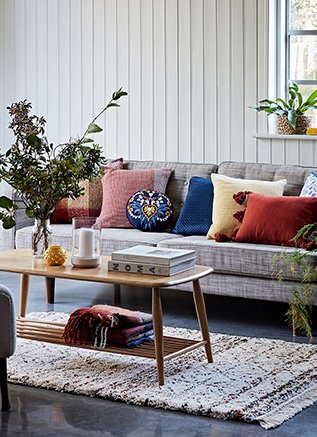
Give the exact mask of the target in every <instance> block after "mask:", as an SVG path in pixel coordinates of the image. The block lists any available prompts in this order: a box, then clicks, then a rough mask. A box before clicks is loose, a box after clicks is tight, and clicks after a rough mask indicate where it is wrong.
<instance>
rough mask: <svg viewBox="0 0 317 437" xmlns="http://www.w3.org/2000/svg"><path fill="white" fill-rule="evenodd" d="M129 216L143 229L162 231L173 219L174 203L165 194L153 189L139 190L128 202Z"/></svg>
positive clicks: (132, 223) (136, 226)
mask: <svg viewBox="0 0 317 437" xmlns="http://www.w3.org/2000/svg"><path fill="white" fill-rule="evenodd" d="M127 218H128V220H129V222H130V223H131V225H132V226H133V227H134V228H137V229H140V230H141V231H149V232H162V231H165V230H166V229H168V228H169V227H170V226H171V224H172V220H173V205H172V202H171V200H170V199H169V198H168V197H167V196H165V194H162V193H158V192H157V191H153V190H141V191H137V192H136V193H135V194H133V196H131V197H130V199H129V200H128V203H127Z"/></svg>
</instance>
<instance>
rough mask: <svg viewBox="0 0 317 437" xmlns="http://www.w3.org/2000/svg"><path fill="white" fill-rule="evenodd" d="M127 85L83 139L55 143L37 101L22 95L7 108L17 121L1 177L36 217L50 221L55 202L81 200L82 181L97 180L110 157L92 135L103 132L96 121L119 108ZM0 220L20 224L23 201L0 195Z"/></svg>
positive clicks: (0, 168)
mask: <svg viewBox="0 0 317 437" xmlns="http://www.w3.org/2000/svg"><path fill="white" fill-rule="evenodd" d="M126 95H127V92H125V91H123V90H122V88H120V89H119V90H117V91H115V92H114V93H113V94H112V98H111V100H110V101H109V103H108V104H107V105H106V106H105V107H104V108H103V109H102V111H101V112H99V114H98V115H97V116H96V117H94V119H93V120H92V122H91V123H89V125H88V127H87V129H86V131H85V133H84V134H83V135H82V137H80V138H77V139H76V138H75V139H74V138H70V139H69V141H68V142H66V143H63V144H58V145H57V146H54V145H53V144H52V143H50V142H49V141H48V139H47V137H46V136H44V133H45V124H46V120H45V119H44V117H38V116H37V115H31V114H30V112H31V109H32V105H31V103H29V102H27V100H23V101H21V102H18V103H13V104H12V105H11V106H10V107H8V108H7V109H8V111H9V115H10V116H11V118H12V121H11V123H10V125H9V128H10V129H12V131H13V133H14V135H15V143H14V144H13V145H12V146H11V148H10V149H9V150H8V151H7V152H6V153H2V154H0V180H4V181H6V182H7V183H8V184H9V185H10V186H11V187H12V188H13V189H14V190H15V191H16V192H17V195H18V196H19V197H20V199H21V200H22V202H23V204H24V205H25V208H26V209H25V212H26V214H27V215H28V216H29V217H31V218H37V219H40V220H46V219H48V218H49V217H50V215H51V214H52V212H53V211H54V207H55V204H56V203H57V202H58V201H59V200H61V199H63V198H71V199H76V198H78V197H79V196H81V195H82V194H83V188H82V187H81V185H80V182H81V181H82V180H85V179H88V180H90V181H91V180H93V179H94V178H96V177H97V176H98V175H99V174H100V173H101V171H102V170H101V167H100V166H101V164H105V163H106V160H105V158H104V157H103V156H102V152H103V151H102V148H101V147H100V146H99V145H98V144H95V143H94V141H93V139H92V138H90V137H89V135H90V134H93V133H98V132H101V131H102V128H101V127H100V126H98V125H97V124H96V123H95V122H96V120H97V119H98V118H99V117H100V116H101V115H102V114H103V113H104V112H105V111H106V110H107V109H109V108H111V107H119V106H120V105H119V104H118V100H119V99H120V98H121V97H123V96H126ZM0 208H2V210H1V211H0V220H1V221H2V224H3V227H4V228H5V229H9V228H12V227H13V226H14V225H15V221H14V215H15V211H16V210H17V209H18V206H17V205H16V204H14V202H13V201H12V200H11V199H9V198H8V197H6V196H1V197H0Z"/></svg>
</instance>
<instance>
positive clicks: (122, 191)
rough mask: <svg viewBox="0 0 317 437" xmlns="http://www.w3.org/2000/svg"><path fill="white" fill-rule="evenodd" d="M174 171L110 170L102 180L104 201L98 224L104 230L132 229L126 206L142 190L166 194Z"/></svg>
mask: <svg viewBox="0 0 317 437" xmlns="http://www.w3.org/2000/svg"><path fill="white" fill-rule="evenodd" d="M171 173H172V169H169V168H162V169H147V170H116V171H113V170H109V171H108V172H107V173H106V174H105V175H104V176H103V178H102V189H103V201H102V209H101V213H100V216H99V218H98V223H100V225H101V226H102V227H103V228H131V227H132V226H131V224H130V223H129V220H128V219H127V213H126V205H127V202H128V200H129V198H130V197H131V196H132V194H134V193H135V192H137V191H140V190H154V191H159V192H160V193H165V189H166V185H167V182H168V179H169V177H170V175H171Z"/></svg>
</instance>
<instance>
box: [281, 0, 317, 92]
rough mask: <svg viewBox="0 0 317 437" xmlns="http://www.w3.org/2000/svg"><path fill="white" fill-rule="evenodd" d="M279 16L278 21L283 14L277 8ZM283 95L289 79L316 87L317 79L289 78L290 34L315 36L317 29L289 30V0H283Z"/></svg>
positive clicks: (299, 83)
mask: <svg viewBox="0 0 317 437" xmlns="http://www.w3.org/2000/svg"><path fill="white" fill-rule="evenodd" d="M277 5H278V8H280V7H281V4H280V2H279V1H278V2H277ZM277 15H278V17H279V22H281V21H282V20H283V14H282V11H281V10H278V13H277ZM284 15H285V17H284V19H285V95H287V87H288V83H289V82H290V81H291V82H293V83H296V84H298V85H316V88H317V79H314V80H311V79H310V80H309V79H291V77H290V46H291V36H296V35H300V36H307V35H308V36H309V35H312V36H316V37H317V29H315V30H291V29H290V28H289V16H290V0H285V12H284Z"/></svg>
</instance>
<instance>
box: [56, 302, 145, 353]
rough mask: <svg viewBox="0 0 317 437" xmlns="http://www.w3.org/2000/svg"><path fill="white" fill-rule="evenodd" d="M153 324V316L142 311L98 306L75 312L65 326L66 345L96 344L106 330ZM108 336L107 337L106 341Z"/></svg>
mask: <svg viewBox="0 0 317 437" xmlns="http://www.w3.org/2000/svg"><path fill="white" fill-rule="evenodd" d="M150 322H152V315H151V314H146V313H142V312H140V311H130V310H126V309H123V308H119V307H113V306H110V305H96V306H93V307H92V308H79V309H78V310H76V311H74V312H73V313H72V314H71V315H70V316H69V319H68V322H67V324H66V326H65V329H64V333H63V337H64V340H65V343H68V344H72V343H77V344H83V345H86V344H89V345H92V344H95V340H96V335H97V333H98V332H99V333H100V332H107V331H108V329H107V330H106V331H105V328H129V327H135V326H140V325H144V324H147V323H150ZM107 338H108V335H107V336H106V340H107ZM106 343H107V341H106Z"/></svg>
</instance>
